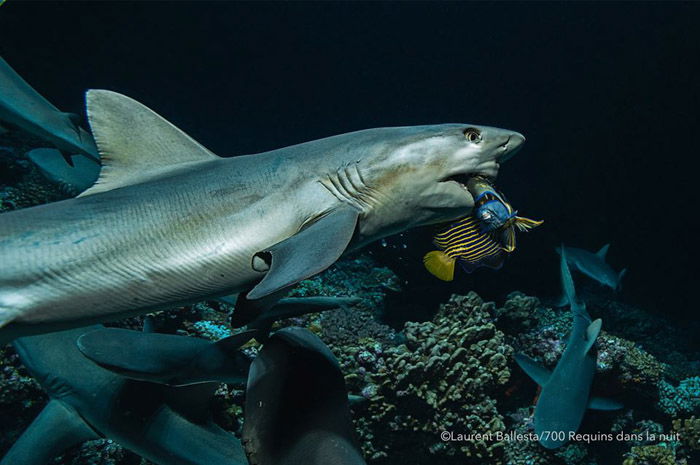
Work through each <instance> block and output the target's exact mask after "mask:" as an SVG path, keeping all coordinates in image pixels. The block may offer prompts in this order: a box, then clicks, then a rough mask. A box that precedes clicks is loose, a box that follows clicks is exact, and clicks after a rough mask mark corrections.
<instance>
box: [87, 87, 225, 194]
mask: <svg viewBox="0 0 700 465" xmlns="http://www.w3.org/2000/svg"><path fill="white" fill-rule="evenodd" d="M86 103H87V114H88V119H89V120H90V127H91V128H92V134H93V136H94V138H95V142H96V143H97V148H98V150H99V152H100V161H101V163H102V169H101V171H100V177H99V178H98V180H97V182H96V183H95V185H94V186H92V187H91V188H90V189H88V190H86V191H85V192H83V193H82V194H81V195H80V197H84V196H87V195H92V194H97V193H99V192H105V191H109V190H112V189H116V188H119V187H124V186H128V185H133V184H139V183H142V182H145V181H148V180H150V179H153V178H156V177H158V176H161V175H163V174H165V173H168V172H171V171H173V170H174V169H177V168H180V167H182V166H184V165H188V164H192V163H197V162H203V161H209V160H215V159H217V158H218V157H217V156H216V155H214V154H213V153H211V152H210V151H209V150H207V149H206V148H204V147H203V146H202V145H200V144H199V143H198V142H197V141H195V140H194V139H192V138H191V137H190V136H188V135H187V134H185V133H184V132H182V131H181V130H180V129H178V128H176V127H175V126H174V125H173V124H171V123H170V122H168V121H167V120H165V119H164V118H163V117H162V116H160V115H158V114H157V113H155V112H154V111H153V110H151V109H150V108H148V107H146V106H144V105H142V104H140V103H139V102H137V101H136V100H133V99H131V98H129V97H127V96H125V95H121V94H118V93H116V92H111V91H108V90H89V91H88V92H87V94H86Z"/></svg>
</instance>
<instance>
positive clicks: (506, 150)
mask: <svg viewBox="0 0 700 465" xmlns="http://www.w3.org/2000/svg"><path fill="white" fill-rule="evenodd" d="M524 143H525V136H523V135H522V134H520V133H519V132H512V133H510V134H508V136H507V137H506V140H505V141H504V142H503V143H502V144H501V145H500V146H499V148H500V149H501V150H502V152H501V154H500V156H499V157H498V161H499V162H504V161H506V160H508V159H509V158H510V157H512V156H513V155H515V153H516V152H517V151H518V150H520V147H522V145H523V144H524Z"/></svg>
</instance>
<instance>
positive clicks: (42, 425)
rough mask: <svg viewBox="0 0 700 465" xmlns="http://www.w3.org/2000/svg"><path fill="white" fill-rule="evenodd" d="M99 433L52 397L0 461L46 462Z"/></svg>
mask: <svg viewBox="0 0 700 465" xmlns="http://www.w3.org/2000/svg"><path fill="white" fill-rule="evenodd" d="M93 439H99V436H98V435H97V434H96V433H95V431H94V430H93V429H92V428H90V426H88V425H87V423H85V421H83V419H82V418H80V416H79V415H78V414H77V413H76V412H74V411H73V410H72V409H70V408H68V407H66V406H65V405H63V404H62V403H61V402H59V401H57V400H51V401H49V403H48V404H46V407H44V410H42V411H41V413H39V415H38V416H37V417H36V418H35V419H34V421H33V422H32V423H31V424H30V425H29V427H27V429H26V430H25V431H24V433H22V436H20V438H19V439H18V440H17V441H16V442H15V443H14V444H13V445H12V448H11V449H10V450H9V451H8V452H7V454H5V457H3V459H2V460H1V461H0V465H20V464H21V465H46V464H47V463H49V462H50V461H51V460H52V459H53V458H54V457H55V456H57V455H59V454H61V453H62V452H63V451H65V450H66V449H68V448H69V447H72V446H74V445H76V444H80V443H82V442H84V441H90V440H93Z"/></svg>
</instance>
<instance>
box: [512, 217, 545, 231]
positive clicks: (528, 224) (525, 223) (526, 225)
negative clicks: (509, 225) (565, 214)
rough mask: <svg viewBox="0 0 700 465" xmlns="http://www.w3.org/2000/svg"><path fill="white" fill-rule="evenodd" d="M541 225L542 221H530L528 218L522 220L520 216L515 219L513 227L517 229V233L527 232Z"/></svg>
mask: <svg viewBox="0 0 700 465" xmlns="http://www.w3.org/2000/svg"><path fill="white" fill-rule="evenodd" d="M542 223H544V221H542V220H540V221H538V220H531V219H530V218H523V217H522V216H516V217H515V226H516V227H517V228H518V230H519V231H529V230H530V229H534V228H536V227H537V226H539V225H541V224H542Z"/></svg>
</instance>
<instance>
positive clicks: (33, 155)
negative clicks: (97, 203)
mask: <svg viewBox="0 0 700 465" xmlns="http://www.w3.org/2000/svg"><path fill="white" fill-rule="evenodd" d="M25 157H27V158H28V159H29V160H30V161H31V162H32V163H34V164H35V165H36V167H37V168H39V171H41V173H42V174H43V175H44V176H45V177H46V178H47V179H48V180H50V181H52V182H54V183H56V184H58V185H59V186H60V187H61V188H62V189H63V190H64V191H65V192H66V193H68V194H71V195H78V194H79V193H81V192H83V191H85V190H87V189H88V188H90V187H91V186H92V185H93V184H95V181H97V177H98V176H99V174H100V165H99V164H97V163H95V162H94V161H93V160H92V159H90V158H88V157H85V156H82V155H68V157H69V159H70V160H71V162H70V163H68V162H67V161H66V159H65V158H64V157H63V156H61V153H60V152H59V151H58V150H57V149H48V148H41V149H33V150H30V151H29V152H27V153H26V154H25Z"/></svg>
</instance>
